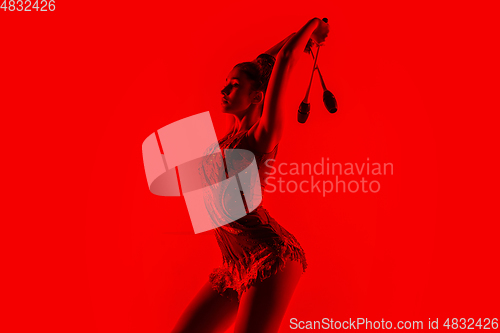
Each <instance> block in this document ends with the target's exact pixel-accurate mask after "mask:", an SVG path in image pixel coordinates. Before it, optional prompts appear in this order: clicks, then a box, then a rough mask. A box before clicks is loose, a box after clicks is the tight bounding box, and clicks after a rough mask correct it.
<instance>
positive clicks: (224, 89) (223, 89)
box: [220, 86, 228, 96]
mask: <svg viewBox="0 0 500 333" xmlns="http://www.w3.org/2000/svg"><path fill="white" fill-rule="evenodd" d="M220 92H221V94H222V95H224V96H227V95H228V86H225V87H224V88H222V90H221V91H220Z"/></svg>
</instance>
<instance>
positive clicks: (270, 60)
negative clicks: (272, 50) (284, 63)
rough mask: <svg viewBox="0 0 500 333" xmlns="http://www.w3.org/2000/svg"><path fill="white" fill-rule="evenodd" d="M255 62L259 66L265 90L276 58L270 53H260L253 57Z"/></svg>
mask: <svg viewBox="0 0 500 333" xmlns="http://www.w3.org/2000/svg"><path fill="white" fill-rule="evenodd" d="M255 62H256V63H257V65H258V66H259V70H260V74H261V82H262V88H264V90H265V89H266V88H267V84H268V83H269V79H270V78H271V73H272V71H273V67H274V64H275V62H276V59H275V58H274V57H273V56H272V55H270V54H266V53H262V54H260V55H259V56H258V57H257V58H256V59H255Z"/></svg>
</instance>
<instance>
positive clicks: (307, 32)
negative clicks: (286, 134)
mask: <svg viewBox="0 0 500 333" xmlns="http://www.w3.org/2000/svg"><path fill="white" fill-rule="evenodd" d="M328 32H329V25H328V24H327V23H325V22H323V21H322V20H320V19H319V18H314V19H312V20H310V21H308V22H307V23H306V24H305V25H304V26H303V27H302V28H301V29H300V30H299V31H297V33H294V34H292V35H290V36H289V37H287V38H286V39H284V40H283V41H282V42H280V43H279V44H277V45H276V46H274V47H273V48H271V49H270V50H268V51H267V52H266V53H268V54H271V55H273V56H274V55H275V54H273V53H275V52H276V51H278V50H279V52H278V54H277V56H276V63H275V64H274V68H273V71H272V74H271V77H270V79H269V84H268V87H267V92H266V97H265V99H264V109H263V112H262V116H261V118H260V120H259V122H258V123H257V124H256V125H255V126H253V127H252V128H251V129H250V131H249V132H248V135H249V137H250V139H251V141H253V144H254V145H255V147H254V148H255V150H256V151H259V152H261V153H266V152H270V151H272V150H273V149H274V147H275V146H276V145H277V144H278V143H279V141H280V139H281V136H282V133H283V119H284V117H285V115H284V111H285V110H284V109H285V107H284V104H285V103H284V100H283V99H284V95H285V91H286V87H287V83H288V79H289V77H290V72H291V71H292V70H293V68H294V66H295V64H296V62H297V61H298V60H299V58H300V56H301V54H302V52H304V49H305V48H306V45H307V43H308V41H309V39H312V40H313V41H314V42H315V43H316V44H318V45H322V44H323V43H324V42H325V39H326V37H327V36H328ZM280 44H281V45H280ZM283 44H284V45H283Z"/></svg>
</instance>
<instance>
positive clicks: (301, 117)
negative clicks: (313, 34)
mask: <svg viewBox="0 0 500 333" xmlns="http://www.w3.org/2000/svg"><path fill="white" fill-rule="evenodd" d="M311 54H312V51H311ZM318 55H319V45H318V51H316V57H315V58H314V65H313V71H312V73H311V80H310V81H309V87H307V92H306V96H305V97H304V99H303V100H302V103H300V106H299V112H298V113H297V120H298V121H299V123H301V124H303V123H305V122H306V120H307V118H308V117H309V111H310V110H311V104H310V103H309V92H310V91H311V84H312V81H313V76H314V70H315V69H316V62H317V61H318Z"/></svg>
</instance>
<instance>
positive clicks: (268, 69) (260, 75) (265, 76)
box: [234, 53, 276, 93]
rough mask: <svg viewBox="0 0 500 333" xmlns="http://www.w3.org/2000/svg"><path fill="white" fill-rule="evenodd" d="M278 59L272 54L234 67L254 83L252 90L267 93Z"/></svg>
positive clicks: (263, 55) (262, 55) (260, 56)
mask: <svg viewBox="0 0 500 333" xmlns="http://www.w3.org/2000/svg"><path fill="white" fill-rule="evenodd" d="M275 62H276V59H275V58H274V57H273V56H272V55H270V54H265V53H263V54H261V55H259V56H258V57H257V58H256V59H255V60H254V61H248V62H242V63H239V64H237V65H236V66H234V67H235V68H236V67H238V68H239V69H240V70H241V71H242V72H244V73H245V74H246V75H247V76H248V78H249V79H250V80H251V81H253V84H252V89H253V90H260V91H262V92H264V93H266V90H267V85H268V84H269V79H270V78H271V73H272V71H273V67H274V63H275Z"/></svg>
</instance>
